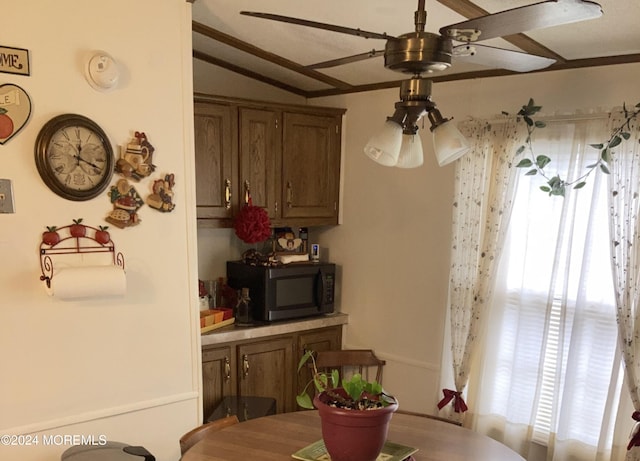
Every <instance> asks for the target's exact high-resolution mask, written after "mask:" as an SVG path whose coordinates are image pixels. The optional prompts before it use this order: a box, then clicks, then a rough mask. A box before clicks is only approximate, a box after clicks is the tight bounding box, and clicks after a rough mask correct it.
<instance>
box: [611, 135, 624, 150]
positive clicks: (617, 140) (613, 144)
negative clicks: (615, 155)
mask: <svg viewBox="0 0 640 461" xmlns="http://www.w3.org/2000/svg"><path fill="white" fill-rule="evenodd" d="M621 142H622V139H621V138H620V136H614V137H613V138H612V139H611V142H609V149H611V148H612V147H616V146H617V145H618V144H620V143H621Z"/></svg>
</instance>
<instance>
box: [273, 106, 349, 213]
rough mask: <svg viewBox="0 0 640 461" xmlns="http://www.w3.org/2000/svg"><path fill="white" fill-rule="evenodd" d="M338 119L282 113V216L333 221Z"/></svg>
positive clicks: (336, 183) (336, 205)
mask: <svg viewBox="0 0 640 461" xmlns="http://www.w3.org/2000/svg"><path fill="white" fill-rule="evenodd" d="M339 121H340V117H337V116H321V115H311V114H296V113H289V112H285V113H284V114H283V135H282V146H283V148H282V200H283V202H284V203H283V207H282V217H283V218H325V223H329V222H331V223H334V224H337V222H338V193H339V191H338V187H339V182H340V124H339ZM326 218H331V219H326Z"/></svg>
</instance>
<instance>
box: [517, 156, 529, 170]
mask: <svg viewBox="0 0 640 461" xmlns="http://www.w3.org/2000/svg"><path fill="white" fill-rule="evenodd" d="M531 166H533V162H532V161H531V160H530V159H528V158H523V159H522V160H520V162H518V164H517V165H516V168H529V167H531Z"/></svg>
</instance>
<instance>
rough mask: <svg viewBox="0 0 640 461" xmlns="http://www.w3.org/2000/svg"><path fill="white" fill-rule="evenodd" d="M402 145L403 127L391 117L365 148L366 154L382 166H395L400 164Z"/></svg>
mask: <svg viewBox="0 0 640 461" xmlns="http://www.w3.org/2000/svg"><path fill="white" fill-rule="evenodd" d="M394 115H395V114H394ZM401 145H402V126H401V125H400V123H398V122H396V121H395V120H394V119H393V117H390V118H388V119H387V121H386V122H385V123H384V125H383V126H382V127H381V129H379V130H378V131H377V132H376V134H374V135H373V136H372V137H371V139H369V142H367V145H366V146H364V153H365V154H366V155H367V157H369V158H370V159H372V160H373V161H375V162H377V163H379V164H380V165H383V166H395V165H396V163H398V156H399V155H400V147H401Z"/></svg>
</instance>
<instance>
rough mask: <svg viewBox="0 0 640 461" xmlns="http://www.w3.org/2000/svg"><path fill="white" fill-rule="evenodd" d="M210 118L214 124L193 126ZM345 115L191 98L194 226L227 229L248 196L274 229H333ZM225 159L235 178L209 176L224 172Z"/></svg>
mask: <svg viewBox="0 0 640 461" xmlns="http://www.w3.org/2000/svg"><path fill="white" fill-rule="evenodd" d="M211 112H213V113H214V114H215V115H213V118H214V119H213V120H211V119H209V120H207V123H205V122H204V121H203V120H200V121H199V120H198V119H199V117H201V115H199V114H210V113H211ZM344 112H345V110H344V109H334V108H326V107H314V106H292V105H284V104H272V103H264V102H256V101H246V100H238V99H231V98H224V97H218V96H210V95H202V94H196V96H195V114H196V121H195V131H196V133H195V138H196V169H197V174H196V181H197V183H198V184H197V186H196V187H197V191H198V193H197V202H198V203H197V205H198V218H199V225H208V226H213V227H230V226H231V225H232V222H233V220H232V218H233V216H234V214H235V213H236V212H237V211H238V210H239V209H240V207H242V206H243V205H244V204H245V203H246V201H247V199H248V197H249V195H250V196H251V201H252V204H253V205H256V206H261V207H263V208H265V209H266V210H267V212H268V214H269V217H270V219H271V224H272V226H274V227H276V226H290V225H291V226H314V225H326V224H337V223H338V205H339V190H340V148H341V127H342V115H343V114H344ZM224 116H228V117H230V118H231V120H228V121H225V117H224ZM207 117H212V116H211V115H207ZM225 127H229V129H230V130H231V132H230V135H229V138H230V139H227V138H225V136H226V131H225ZM200 130H205V134H202V133H199V131H200ZM216 136H218V138H216ZM227 156H228V157H230V158H231V160H230V163H229V167H230V168H231V171H232V173H231V174H232V177H231V178H227V176H226V174H227V173H226V171H225V172H222V171H216V172H213V173H211V174H209V170H210V168H215V166H218V168H219V169H223V168H224V167H225V165H226V163H225V162H227V161H228V160H226V158H227ZM211 157H213V158H211ZM234 168H235V169H237V172H236V174H235V175H234V174H233V170H234ZM227 171H228V170H227ZM212 178H213V179H212ZM227 179H229V181H227ZM218 181H222V183H221V184H222V185H223V187H222V189H220V184H219V183H218ZM201 183H203V184H201ZM229 183H230V185H229ZM227 186H228V187H227ZM207 194H212V195H211V196H209V195H207ZM217 194H218V195H217ZM219 194H222V195H221V196H220V195H219ZM229 196H230V197H231V198H230V200H229V201H226V199H227V198H228V197H229ZM221 206H222V207H223V208H224V209H221V208H220V207H221Z"/></svg>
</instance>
